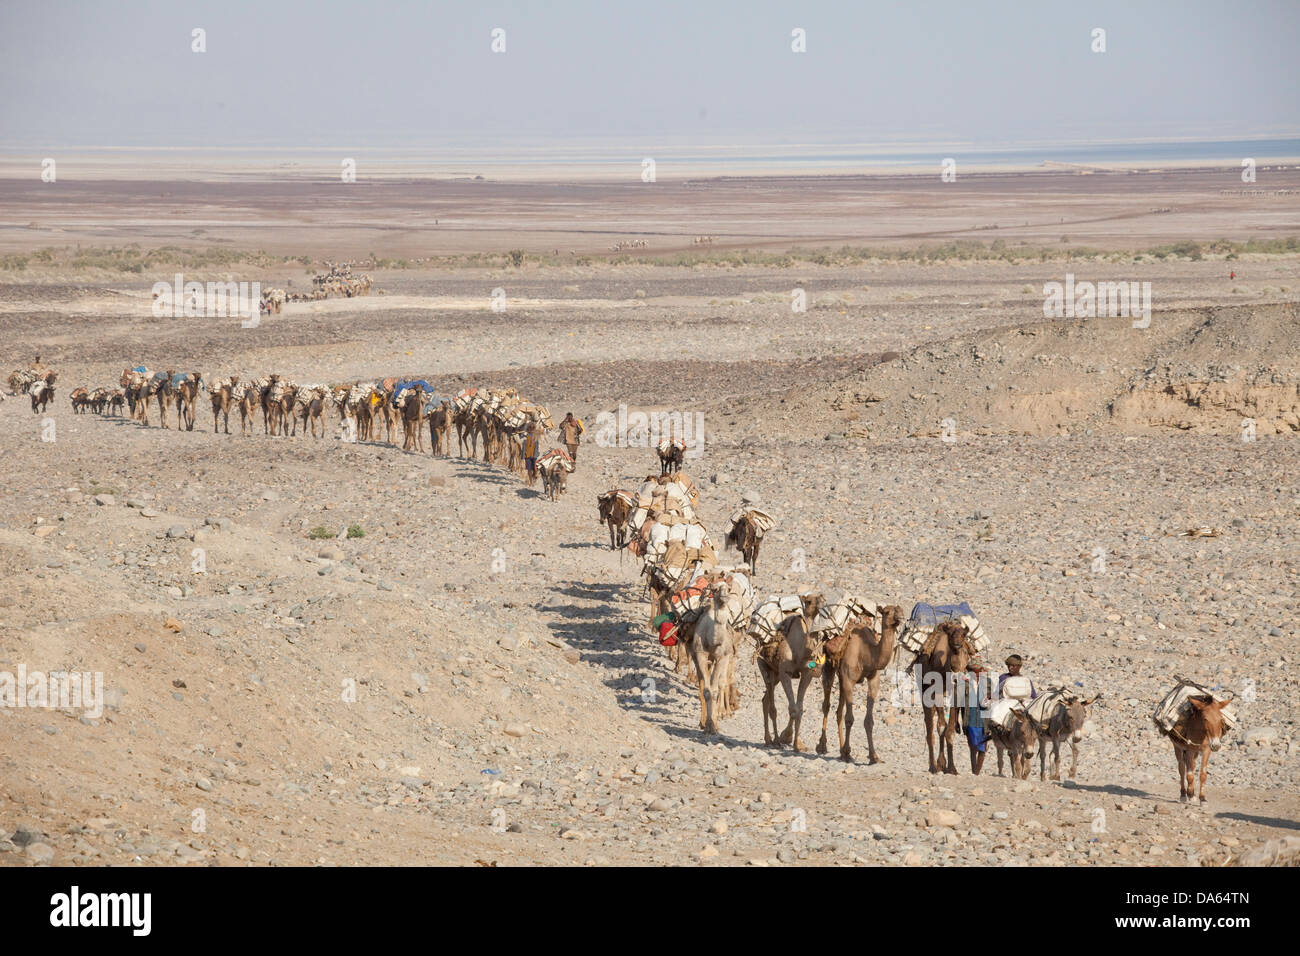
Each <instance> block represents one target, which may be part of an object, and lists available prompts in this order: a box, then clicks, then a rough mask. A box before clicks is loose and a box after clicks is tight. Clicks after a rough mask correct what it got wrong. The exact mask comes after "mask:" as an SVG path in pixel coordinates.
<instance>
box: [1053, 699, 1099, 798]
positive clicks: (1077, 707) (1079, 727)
mask: <svg viewBox="0 0 1300 956" xmlns="http://www.w3.org/2000/svg"><path fill="white" fill-rule="evenodd" d="M1100 696H1101V694H1094V695H1093V696H1092V697H1090V698H1088V699H1087V700H1084V699H1083V698H1082V697H1079V696H1078V695H1077V694H1070V695H1068V696H1066V697H1065V698H1063V699H1062V700H1059V701H1057V703H1056V704H1055V706H1053V707H1052V712H1051V713H1050V714H1046V715H1044V716H1045V718H1046V719H1045V721H1044V722H1043V723H1042V724H1040V725H1039V726H1038V779H1039V780H1046V779H1047V745H1048V744H1049V743H1050V744H1051V745H1052V779H1053V780H1060V779H1061V742H1062V741H1064V740H1066V739H1068V740H1069V741H1070V779H1071V780H1073V779H1074V774H1075V771H1077V770H1078V767H1079V741H1081V740H1082V739H1083V725H1084V723H1085V722H1086V721H1087V719H1088V708H1089V707H1091V706H1092V704H1093V703H1094V702H1095V701H1096V700H1097V698H1099V697H1100Z"/></svg>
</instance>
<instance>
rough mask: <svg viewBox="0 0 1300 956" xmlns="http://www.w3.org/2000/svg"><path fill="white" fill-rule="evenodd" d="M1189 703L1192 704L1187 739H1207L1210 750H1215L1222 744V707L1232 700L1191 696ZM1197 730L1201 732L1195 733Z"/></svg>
mask: <svg viewBox="0 0 1300 956" xmlns="http://www.w3.org/2000/svg"><path fill="white" fill-rule="evenodd" d="M1189 703H1190V704H1191V705H1192V717H1191V720H1189V721H1188V726H1187V734H1186V736H1187V739H1188V740H1198V739H1199V740H1205V741H1208V742H1209V745H1210V750H1211V751H1215V752H1217V751H1218V749H1219V748H1220V747H1221V746H1223V731H1224V725H1223V708H1225V707H1227V706H1228V704H1230V703H1232V702H1231V701H1227V700H1201V699H1200V698H1198V697H1192V698H1189ZM1198 725H1199V726H1198ZM1197 730H1200V732H1201V733H1200V734H1199V735H1196V731H1197Z"/></svg>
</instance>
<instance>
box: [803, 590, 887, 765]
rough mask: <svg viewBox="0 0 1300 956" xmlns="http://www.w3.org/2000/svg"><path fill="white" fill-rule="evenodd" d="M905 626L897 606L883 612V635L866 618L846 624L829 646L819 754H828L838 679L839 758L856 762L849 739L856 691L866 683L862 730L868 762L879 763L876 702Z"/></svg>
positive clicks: (823, 670)
mask: <svg viewBox="0 0 1300 956" xmlns="http://www.w3.org/2000/svg"><path fill="white" fill-rule="evenodd" d="M902 623H903V609H902V608H901V607H899V606H898V605H897V604H891V605H889V606H888V607H883V608H881V609H880V633H876V629H875V626H874V625H875V619H874V618H872V617H870V616H867V615H863V616H862V617H859V618H856V619H855V620H852V621H849V622H848V623H846V624H845V625H844V633H843V634H841V635H840V638H839V640H838V641H831V642H829V643H828V645H827V648H826V650H827V656H828V657H829V658H830V660H829V666H827V667H824V668H823V669H822V739H821V741H820V742H819V743H818V744H817V752H818V753H819V754H824V753H826V722H827V719H828V718H829V716H830V712H831V689H832V687H833V685H834V683H835V678H837V677H838V678H839V681H840V701H839V706H838V707H837V708H836V709H835V721H836V725H837V726H838V728H839V733H840V759H841V760H843V761H846V762H848V763H852V762H853V753H852V750H851V748H850V746H849V737H850V736H851V735H852V734H853V688H854V686H855V685H857V684H860V683H862V681H863V680H864V679H865V680H866V681H867V713H866V715H865V716H864V717H863V718H862V729H863V730H864V731H865V732H866V734H867V763H880V757H879V756H878V755H877V754H876V741H875V737H874V735H873V733H872V731H873V730H874V728H875V710H876V700H877V699H878V698H879V697H880V675H881V674H882V673H883V672H884V670H885V668H886V667H887V666H889V661H890V659H891V658H892V657H893V656H894V638H895V636H896V635H897V634H898V627H899V625H900V624H902Z"/></svg>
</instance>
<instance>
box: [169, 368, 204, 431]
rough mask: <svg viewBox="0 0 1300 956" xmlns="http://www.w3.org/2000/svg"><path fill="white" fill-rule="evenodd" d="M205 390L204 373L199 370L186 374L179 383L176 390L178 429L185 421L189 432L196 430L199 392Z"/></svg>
mask: <svg viewBox="0 0 1300 956" xmlns="http://www.w3.org/2000/svg"><path fill="white" fill-rule="evenodd" d="M202 390H203V375H202V374H201V373H199V372H191V373H190V374H189V375H187V376H185V379H184V380H183V381H181V382H180V383H179V384H177V386H176V389H175V392H176V430H177V431H180V430H181V422H182V421H184V422H185V430H186V431H187V432H192V431H194V414H195V409H196V408H197V407H198V402H199V392H200V391H202Z"/></svg>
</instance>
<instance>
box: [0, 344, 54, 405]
mask: <svg viewBox="0 0 1300 956" xmlns="http://www.w3.org/2000/svg"><path fill="white" fill-rule="evenodd" d="M58 377H59V373H58V372H56V371H54V370H53V369H51V368H46V367H45V366H44V365H43V364H42V363H41V357H40V356H39V355H38V356H36V361H35V362H33V363H32V364H31V365H30V366H29V367H28V368H23V369H17V370H15V371H14V372H13V373H12V374H11V375H10V376H9V393H10V394H11V395H26V396H27V397H28V398H30V399H31V400H32V411H33V412H34V413H37V414H40V413H43V412H44V411H45V409H46V408H47V407H48V406H49V404H50V402H52V401H54V383H55V381H56V380H57V379H58Z"/></svg>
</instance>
